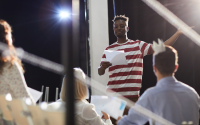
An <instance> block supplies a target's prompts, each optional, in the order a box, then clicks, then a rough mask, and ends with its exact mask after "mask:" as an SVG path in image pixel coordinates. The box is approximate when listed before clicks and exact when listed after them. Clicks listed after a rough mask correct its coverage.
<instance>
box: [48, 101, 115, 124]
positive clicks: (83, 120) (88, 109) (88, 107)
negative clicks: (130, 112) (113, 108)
mask: <svg viewBox="0 0 200 125" xmlns="http://www.w3.org/2000/svg"><path fill="white" fill-rule="evenodd" d="M60 103H63V104H64V102H63V101H62V100H61V99H59V100H58V101H57V102H54V103H51V104H50V105H49V106H51V107H57V106H58V105H60V108H58V107H57V109H58V111H63V110H65V107H64V106H63V105H61V104H60ZM75 106H76V112H75V118H76V125H112V122H111V120H110V119H107V120H106V121H105V122H104V121H103V120H102V119H101V117H100V116H99V114H97V112H96V111H95V106H94V105H93V104H90V103H88V102H87V101H85V100H77V101H75ZM53 109H56V108H53Z"/></svg>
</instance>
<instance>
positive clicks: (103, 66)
mask: <svg viewBox="0 0 200 125" xmlns="http://www.w3.org/2000/svg"><path fill="white" fill-rule="evenodd" d="M109 66H112V64H111V63H110V62H101V66H100V67H99V68H98V73H99V75H103V74H104V73H105V70H106V69H107V68H108V67H109Z"/></svg>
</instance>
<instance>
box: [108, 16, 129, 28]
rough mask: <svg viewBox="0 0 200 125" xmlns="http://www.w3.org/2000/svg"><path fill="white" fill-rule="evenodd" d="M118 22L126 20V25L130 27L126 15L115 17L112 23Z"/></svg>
mask: <svg viewBox="0 0 200 125" xmlns="http://www.w3.org/2000/svg"><path fill="white" fill-rule="evenodd" d="M116 20H124V21H125V22H126V25H127V26H128V21H129V18H128V17H126V16H125V15H119V16H118V15H117V16H115V17H114V19H113V20H112V21H113V22H115V21H116Z"/></svg>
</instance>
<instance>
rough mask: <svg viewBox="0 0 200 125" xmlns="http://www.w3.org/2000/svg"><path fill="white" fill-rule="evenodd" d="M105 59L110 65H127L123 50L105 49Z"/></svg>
mask: <svg viewBox="0 0 200 125" xmlns="http://www.w3.org/2000/svg"><path fill="white" fill-rule="evenodd" d="M104 53H105V55H106V60H107V61H108V62H110V63H112V65H113V66H114V65H127V64H128V63H127V61H126V55H125V53H124V51H113V50H105V51H104Z"/></svg>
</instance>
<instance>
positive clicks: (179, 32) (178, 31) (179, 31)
mask: <svg viewBox="0 0 200 125" xmlns="http://www.w3.org/2000/svg"><path fill="white" fill-rule="evenodd" d="M194 27H195V26H191V27H190V28H191V29H193V28H194ZM177 33H178V34H183V32H182V31H181V30H180V29H178V30H177Z"/></svg>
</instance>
